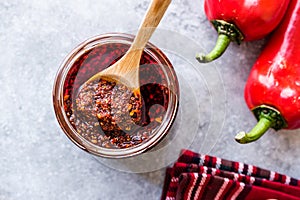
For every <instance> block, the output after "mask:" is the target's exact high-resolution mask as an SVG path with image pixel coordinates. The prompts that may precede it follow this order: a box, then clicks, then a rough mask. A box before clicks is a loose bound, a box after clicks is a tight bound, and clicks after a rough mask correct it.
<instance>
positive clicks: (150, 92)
mask: <svg viewBox="0 0 300 200" xmlns="http://www.w3.org/2000/svg"><path fill="white" fill-rule="evenodd" d="M128 48H129V45H127V44H121V43H120V44H118V43H107V44H102V45H101V46H99V47H97V46H95V47H94V48H92V49H90V50H88V51H86V52H85V53H83V54H82V55H80V56H79V57H78V58H77V59H76V61H75V62H74V63H73V64H72V67H71V68H70V70H69V73H68V74H67V77H66V79H65V82H64V88H63V96H64V110H65V112H66V115H67V117H68V119H69V121H70V123H71V125H72V126H73V127H74V129H75V130H76V131H77V132H78V133H79V134H80V135H81V136H82V137H83V138H85V139H86V140H87V141H89V142H90V143H92V144H94V145H97V146H100V147H105V148H112V149H120V148H128V147H133V146H135V145H139V144H141V143H143V142H144V141H146V140H147V139H149V138H151V136H152V135H153V133H155V131H156V129H157V128H158V127H159V126H160V125H161V123H162V121H163V119H164V117H165V114H166V110H167V108H168V105H169V93H170V92H173V91H170V89H169V88H168V82H167V77H166V75H165V73H164V71H163V70H162V69H161V66H159V65H158V63H157V62H156V61H155V60H154V59H153V58H152V57H151V55H149V54H148V53H146V52H144V53H143V55H142V57H141V61H140V85H141V87H140V91H141V99H142V100H143V101H142V105H141V108H140V110H139V111H140V112H139V113H138V114H137V115H138V116H136V115H132V117H131V120H132V122H133V123H132V122H131V123H130V122H129V121H126V120H125V118H124V120H125V121H122V115H119V117H120V116H121V117H120V119H119V120H117V121H120V123H118V125H119V126H118V128H115V127H109V126H105V125H104V124H100V123H101V122H102V123H103V120H100V121H99V118H101V115H100V114H101V113H100V111H103V109H102V110H101V109H100V111H99V105H101V104H102V105H103V102H102V103H101V100H107V99H105V98H104V99H103V98H102V99H101V98H99V95H98V96H97V92H96V91H98V93H99V89H100V90H101V91H102V92H105V88H109V89H111V88H113V87H115V86H116V85H115V84H114V83H110V84H108V83H107V82H101V81H96V82H94V83H92V84H91V85H90V89H89V88H84V89H85V90H86V91H85V93H84V94H81V92H80V93H79V91H80V90H82V89H83V88H81V87H82V85H83V84H84V83H85V82H86V81H87V80H88V79H89V78H90V77H91V76H93V75H94V74H96V73H97V72H99V71H102V70H103V69H105V68H107V67H109V66H111V65H112V64H114V63H115V62H116V61H117V60H118V59H120V58H121V57H122V56H123V55H124V54H125V53H126V51H127V50H128ZM100 83H101V85H102V86H103V87H102V86H101V87H99V84H100ZM117 91H119V92H125V93H126V88H125V90H124V89H122V88H118V89H117ZM80 95H83V96H80ZM125 95H126V96H127V97H128V95H130V98H131V97H132V96H131V94H125ZM127 97H126V98H127ZM130 98H129V99H130ZM133 98H135V97H133ZM131 104H132V106H133V107H134V105H135V101H134V99H132V101H131ZM97 109H98V110H97ZM131 109H132V108H131ZM97 114H98V116H97ZM102 114H103V113H102ZM109 114H110V115H111V117H113V116H114V115H113V114H112V113H111V110H110V112H109ZM116 116H118V115H116ZM130 116H131V115H130ZM101 119H102V118H101ZM111 122H112V119H111V118H108V124H109V123H110V125H111Z"/></svg>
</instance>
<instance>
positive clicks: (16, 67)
mask: <svg viewBox="0 0 300 200" xmlns="http://www.w3.org/2000/svg"><path fill="white" fill-rule="evenodd" d="M149 2H150V1H149V0H130V1H119V0H100V1H99V0H72V1H71V0H65V1H59V0H52V1H46V0H30V1H25V0H2V1H1V2H0V19H1V20H0V70H1V73H0V91H1V94H0V110H1V114H0V134H1V135H0V172H1V173H0V183H1V184H0V200H4V199H5V200H13V199H49V200H50V199H64V200H65V199H87V200H94V199H96V200H100V199H131V200H134V199H142V198H143V199H159V198H160V194H161V189H162V185H163V179H164V173H165V167H166V166H167V165H168V164H171V163H172V162H173V161H174V160H175V158H176V157H177V155H178V153H179V151H180V148H189V149H191V150H194V151H198V152H200V153H206V154H210V155H214V156H219V157H222V158H225V159H231V160H236V161H241V162H245V163H248V164H253V165H258V166H260V167H263V168H267V169H270V170H274V171H278V172H280V173H285V174H287V175H290V176H292V177H295V178H300V170H299V169H300V167H299V166H300V158H299V154H300V131H299V130H294V131H285V130H282V131H278V132H275V131H272V130H270V131H269V132H268V133H267V134H266V135H265V136H263V137H262V138H261V139H260V140H259V141H257V142H255V143H252V144H248V145H240V144H238V143H236V142H235V141H234V139H233V138H234V136H235V134H236V133H237V132H238V131H240V130H246V131H247V130H250V129H251V127H252V126H253V125H254V124H255V123H256V120H255V119H254V117H253V116H252V114H251V113H250V111H249V110H248V108H247V106H246V105H245V103H244V98H243V90H244V84H245V82H246V80H247V76H248V73H249V71H250V69H251V66H252V65H253V63H254V62H255V59H256V58H257V56H258V55H259V52H260V50H261V49H262V47H263V45H264V44H265V40H260V41H255V42H249V43H243V44H242V45H240V46H238V45H236V44H231V45H230V47H229V48H228V50H227V52H226V53H225V54H224V55H223V56H222V58H220V59H219V60H218V61H216V62H214V63H213V64H208V65H200V64H198V63H197V62H195V60H194V59H193V57H194V54H195V53H196V51H198V50H199V51H208V50H210V49H211V48H212V47H213V45H214V43H215V40H216V38H217V34H216V32H215V30H213V29H212V27H211V26H210V24H209V23H208V21H207V20H206V18H205V15H204V11H203V0H199V1H189V0H173V2H172V4H171V5H170V7H169V9H168V11H167V13H166V15H165V17H164V19H163V20H162V22H161V24H160V25H159V29H158V30H157V32H156V33H155V35H154V36H153V38H152V40H151V41H152V42H153V43H154V44H155V45H157V46H159V47H160V48H161V49H162V50H164V52H165V53H166V54H167V55H168V57H169V59H170V60H171V62H172V63H173V65H174V68H175V69H176V71H177V73H178V77H179V81H180V85H181V91H182V94H183V95H182V99H181V104H180V105H181V107H180V112H179V115H178V118H177V119H176V122H175V124H174V127H175V128H173V130H172V131H171V133H173V136H172V135H171V136H172V137H171V136H170V137H169V138H168V140H167V142H165V143H164V142H163V143H161V144H160V146H158V147H157V149H164V151H163V152H164V154H161V155H163V156H165V157H159V158H157V159H154V158H153V157H152V159H153V160H151V157H147V156H145V157H142V158H137V160H134V159H133V160H127V161H111V160H104V159H95V158H94V157H93V156H91V155H89V154H87V153H86V152H84V151H82V150H80V149H79V148H77V147H76V146H75V145H74V144H73V143H72V142H71V141H70V140H69V139H68V138H67V137H66V136H65V135H64V133H63V132H62V130H61V129H60V127H59V125H58V123H57V121H56V118H55V114H54V111H53V106H52V87H53V82H54V78H55V75H56V72H57V70H58V68H59V66H60V64H61V62H62V60H63V59H64V57H65V56H66V55H67V54H68V53H69V52H70V51H71V50H72V49H73V48H74V47H75V46H77V45H78V44H79V43H81V42H82V41H83V40H85V39H87V38H90V37H92V36H95V35H98V34H103V33H108V32H125V33H134V30H136V29H137V28H138V26H139V23H140V21H141V20H142V17H143V15H144V13H145V11H146V9H147V7H148V4H149ZM198 48H199V49H198ZM204 49H206V50H204ZM174 138H180V140H179V143H180V144H182V145H177V143H176V142H178V141H176V140H174ZM181 142H182V143H181ZM166 144H167V145H166ZM164 145H166V146H171V147H168V148H162V147H163V146H164ZM155 150H156V149H155ZM155 150H154V151H155ZM145 155H147V154H145ZM141 160H142V161H145V160H146V161H147V162H145V163H146V164H145V163H144V164H143V165H140V163H138V162H140V161H141ZM134 164H139V168H136V167H134V166H135V165H134ZM149 166H150V167H149Z"/></svg>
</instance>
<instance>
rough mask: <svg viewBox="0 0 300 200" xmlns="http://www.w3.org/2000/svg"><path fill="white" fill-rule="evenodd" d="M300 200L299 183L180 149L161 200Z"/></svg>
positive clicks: (253, 167)
mask: <svg viewBox="0 0 300 200" xmlns="http://www.w3.org/2000/svg"><path fill="white" fill-rule="evenodd" d="M175 199H176V200H198V199H205V200H206V199H207V200H211V199H212V200H218V199H220V200H221V199H222V200H223V199H230V200H234V199H243V200H244V199H246V200H252V199H253V200H260V199H263V200H265V199H278V200H300V181H299V180H297V179H294V178H291V177H289V176H286V175H283V174H279V173H277V172H273V171H269V170H266V169H262V168H259V167H256V166H253V165H248V164H244V163H240V162H234V161H229V160H225V159H221V158H218V157H213V156H208V155H201V154H198V153H195V152H192V151H189V150H183V151H182V152H181V155H180V156H179V158H178V160H177V162H176V163H175V164H174V165H173V167H170V168H167V171H166V177H165V182H164V187H163V192H162V197H161V200H175Z"/></svg>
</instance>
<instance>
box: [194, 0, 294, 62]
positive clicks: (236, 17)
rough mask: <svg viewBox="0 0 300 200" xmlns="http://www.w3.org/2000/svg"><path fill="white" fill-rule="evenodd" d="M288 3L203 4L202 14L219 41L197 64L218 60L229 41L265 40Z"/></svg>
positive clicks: (215, 0) (223, 0) (208, 0)
mask: <svg viewBox="0 0 300 200" xmlns="http://www.w3.org/2000/svg"><path fill="white" fill-rule="evenodd" d="M289 2H290V0H281V1H270V0H205V2H204V10H205V14H206V16H207V18H208V20H209V21H210V22H211V23H212V24H213V26H214V27H215V29H216V30H217V32H218V34H219V37H218V40H217V44H216V46H215V48H214V49H213V50H212V51H211V52H210V53H209V54H207V55H201V54H199V55H197V56H196V58H197V60H198V61H199V62H203V63H205V62H210V61H213V60H215V59H216V58H218V57H220V56H221V55H222V54H223V53H224V51H225V50H226V48H227V47H228V45H229V43H230V42H231V41H235V42H237V43H238V44H239V43H241V41H252V40H257V39H261V38H263V37H265V36H266V35H267V34H269V33H270V32H271V31H273V30H274V29H275V28H276V27H277V25H278V24H279V22H280V21H281V19H282V17H283V15H284V13H285V11H286V8H287V6H288V4H289Z"/></svg>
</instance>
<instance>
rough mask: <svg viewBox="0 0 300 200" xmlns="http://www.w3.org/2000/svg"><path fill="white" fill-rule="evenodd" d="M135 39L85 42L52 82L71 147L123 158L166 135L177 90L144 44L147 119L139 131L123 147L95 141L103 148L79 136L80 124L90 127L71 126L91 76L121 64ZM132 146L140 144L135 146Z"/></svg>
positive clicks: (166, 66)
mask: <svg viewBox="0 0 300 200" xmlns="http://www.w3.org/2000/svg"><path fill="white" fill-rule="evenodd" d="M133 39H134V36H133V35H129V34H123V33H110V34H103V35H99V36H96V37H93V38H91V39H88V40H86V41H85V42H83V43H81V44H80V45H79V46H77V47H76V48H75V49H74V50H73V51H72V52H70V54H69V55H68V56H67V57H66V58H65V60H64V61H63V63H62V65H61V66H60V68H59V70H58V73H57V75H56V78H55V82H54V88H53V105H54V110H55V114H56V117H57V120H58V122H59V125H60V126H61V128H62V130H63V131H64V133H65V134H66V135H67V136H68V138H69V139H70V140H71V141H72V142H73V143H75V144H76V145H77V146H78V147H80V148H81V149H83V150H85V151H87V152H89V153H91V154H93V155H96V156H100V157H105V158H125V157H131V156H134V155H138V154H141V153H143V152H145V151H147V150H149V149H151V148H152V147H154V146H155V145H157V144H158V143H159V141H161V139H162V138H163V137H164V136H165V135H166V134H167V133H168V131H169V129H170V128H171V126H172V123H173V122H174V120H175V117H176V114H177V111H178V104H179V86H178V80H177V77H176V74H175V71H174V69H173V66H172V64H171V63H170V61H169V60H168V58H167V57H166V56H165V55H164V53H163V52H162V51H160V50H159V49H158V48H157V47H155V46H154V45H153V44H151V43H148V44H147V45H146V47H145V49H144V52H143V55H142V58H141V66H140V83H141V93H142V96H143V98H144V101H145V102H144V103H145V104H146V105H148V106H149V107H147V109H145V111H146V112H147V113H146V117H145V118H147V119H145V123H143V126H141V129H140V130H139V131H137V132H136V133H131V135H130V136H128V135H127V136H128V138H129V139H128V140H126V142H124V143H122V144H118V143H114V144H115V145H112V138H110V137H109V136H106V135H105V134H102V135H101V136H99V137H101V143H99V144H98V143H95V142H94V141H93V140H92V139H91V137H90V136H89V135H88V133H82V132H80V131H77V130H78V129H77V128H78V126H79V124H80V123H87V124H88V123H89V122H87V121H82V120H81V121H80V122H78V120H77V121H76V120H74V107H75V106H74V104H75V103H76V102H75V99H76V95H77V92H78V90H79V89H80V87H81V86H82V84H83V83H84V82H85V81H87V80H88V79H89V78H90V77H91V76H92V75H94V74H96V73H97V72H98V71H101V70H103V69H105V68H107V67H109V66H110V65H111V64H112V63H113V62H115V61H117V60H118V59H120V57H122V56H123V55H124V53H125V52H126V51H127V50H128V48H129V47H130V44H131V43H132V41H133ZM79 132H80V133H79ZM87 132H88V131H87ZM136 138H138V139H136ZM133 140H138V141H139V142H137V143H136V144H135V142H134V141H133ZM99 141H100V139H99ZM124 144H125V146H124ZM126 144H128V145H127V146H126Z"/></svg>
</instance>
